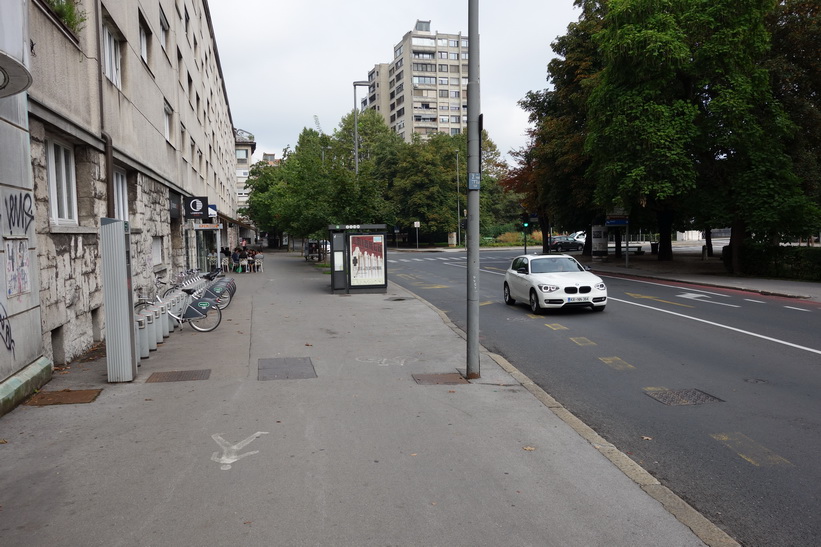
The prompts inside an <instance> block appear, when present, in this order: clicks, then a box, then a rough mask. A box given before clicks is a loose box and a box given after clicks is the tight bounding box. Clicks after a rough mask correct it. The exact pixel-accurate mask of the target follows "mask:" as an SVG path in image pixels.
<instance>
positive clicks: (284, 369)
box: [257, 357, 316, 380]
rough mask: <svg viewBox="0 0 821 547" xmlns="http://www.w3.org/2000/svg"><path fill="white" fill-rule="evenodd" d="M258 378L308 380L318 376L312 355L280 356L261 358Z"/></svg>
mask: <svg viewBox="0 0 821 547" xmlns="http://www.w3.org/2000/svg"><path fill="white" fill-rule="evenodd" d="M258 367H259V369H258V370H259V371H258V373H257V380H307V379H309V378H316V370H315V369H314V363H313V361H311V358H310V357H278V358H275V359H260V360H259V361H258Z"/></svg>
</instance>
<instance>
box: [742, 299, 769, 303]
mask: <svg viewBox="0 0 821 547" xmlns="http://www.w3.org/2000/svg"><path fill="white" fill-rule="evenodd" d="M744 300H745V301H746V302H752V303H753V304H766V302H764V301H763V300H753V299H752V298H745V299H744Z"/></svg>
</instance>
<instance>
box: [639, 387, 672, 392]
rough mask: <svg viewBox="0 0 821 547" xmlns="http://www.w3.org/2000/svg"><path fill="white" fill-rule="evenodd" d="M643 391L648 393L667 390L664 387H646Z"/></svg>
mask: <svg viewBox="0 0 821 547" xmlns="http://www.w3.org/2000/svg"><path fill="white" fill-rule="evenodd" d="M644 391H649V392H653V391H668V389H667V388H666V387H646V388H644Z"/></svg>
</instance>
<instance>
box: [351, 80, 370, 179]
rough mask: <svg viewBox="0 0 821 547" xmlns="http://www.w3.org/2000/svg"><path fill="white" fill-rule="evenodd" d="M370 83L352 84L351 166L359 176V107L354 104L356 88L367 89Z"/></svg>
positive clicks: (357, 82)
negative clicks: (352, 157)
mask: <svg viewBox="0 0 821 547" xmlns="http://www.w3.org/2000/svg"><path fill="white" fill-rule="evenodd" d="M370 85H371V84H370V82H366V81H364V80H358V81H356V82H354V83H353V154H354V159H353V164H354V173H356V174H357V175H358V174H359V105H358V104H357V103H356V88H357V86H359V87H368V86H370Z"/></svg>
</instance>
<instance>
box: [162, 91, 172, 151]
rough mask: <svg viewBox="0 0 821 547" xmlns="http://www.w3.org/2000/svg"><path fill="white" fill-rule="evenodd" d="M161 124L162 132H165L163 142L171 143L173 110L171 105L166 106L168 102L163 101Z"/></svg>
mask: <svg viewBox="0 0 821 547" xmlns="http://www.w3.org/2000/svg"><path fill="white" fill-rule="evenodd" d="M163 122H164V127H163V130H164V132H165V140H167V141H168V142H171V128H172V127H174V126H173V122H174V109H173V108H171V105H170V104H168V101H165V103H164V106H163Z"/></svg>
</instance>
